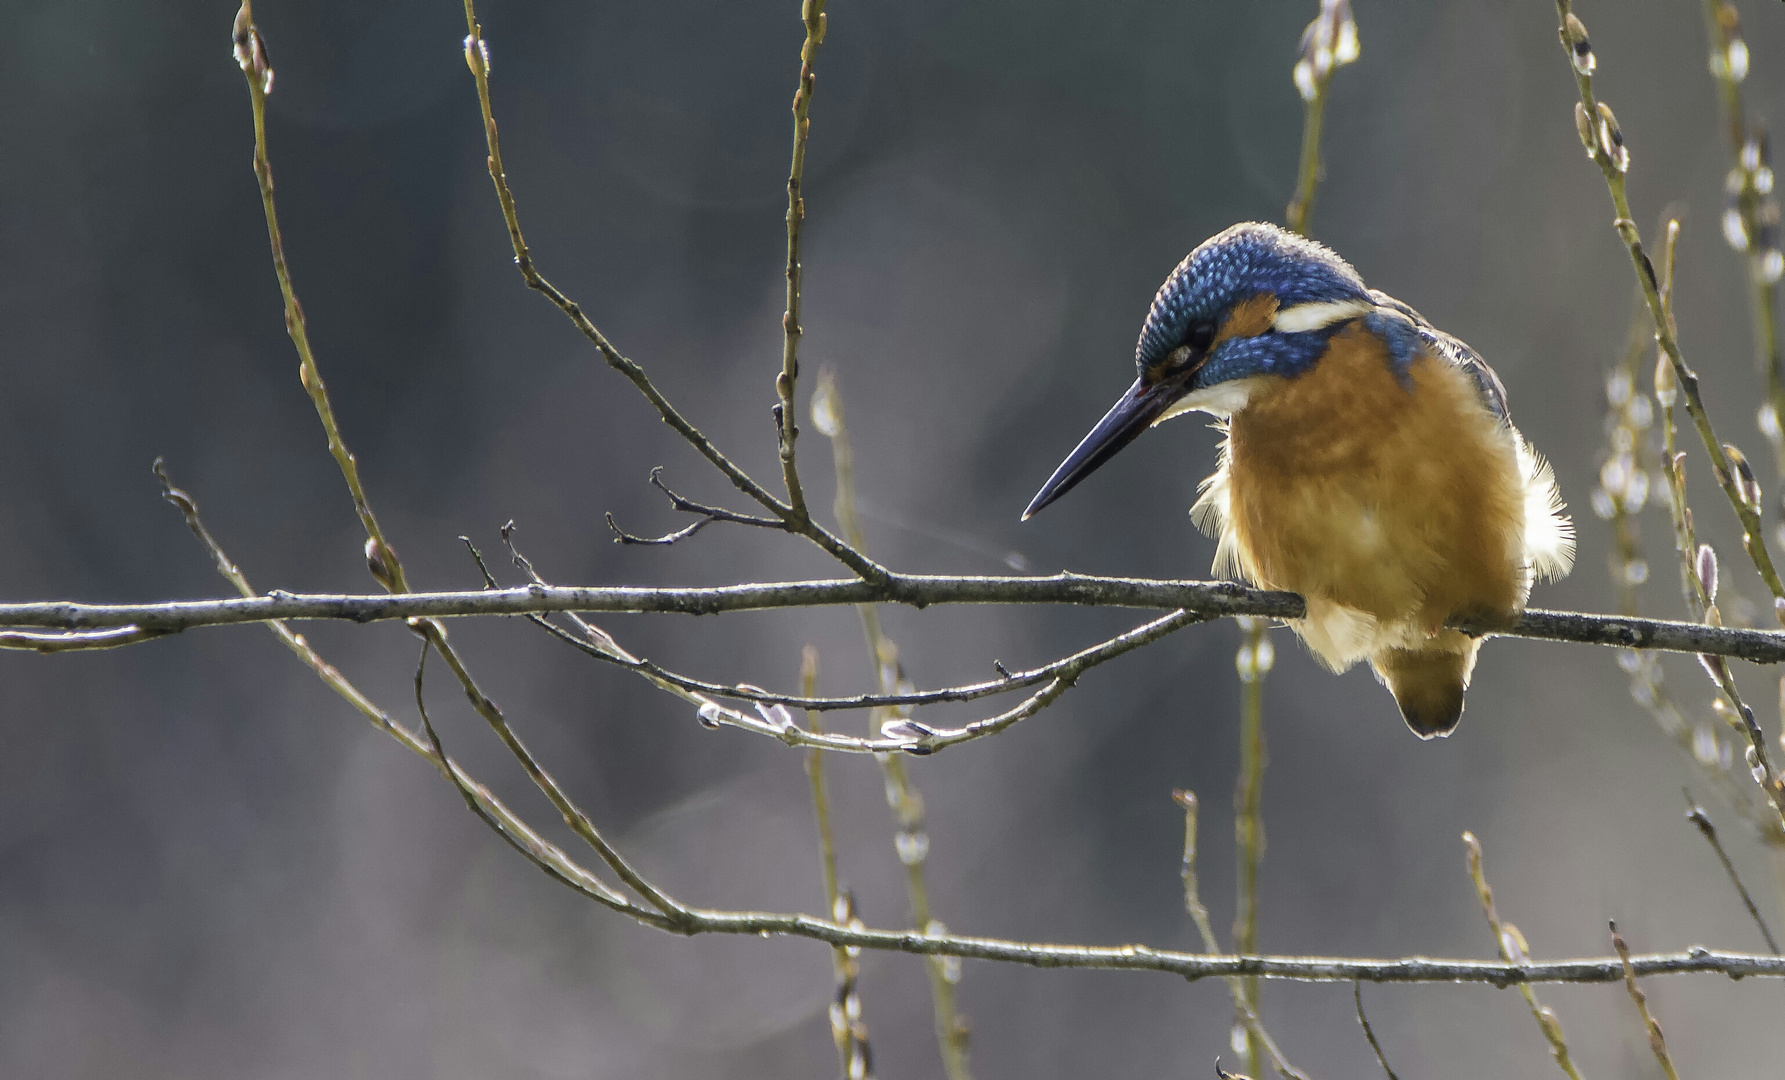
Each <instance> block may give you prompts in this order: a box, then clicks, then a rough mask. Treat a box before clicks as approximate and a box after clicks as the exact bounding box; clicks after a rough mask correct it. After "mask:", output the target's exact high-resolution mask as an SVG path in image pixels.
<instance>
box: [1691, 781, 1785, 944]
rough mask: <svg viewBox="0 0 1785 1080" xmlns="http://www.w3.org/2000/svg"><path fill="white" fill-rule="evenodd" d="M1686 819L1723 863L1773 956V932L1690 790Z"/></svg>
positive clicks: (1708, 817)
mask: <svg viewBox="0 0 1785 1080" xmlns="http://www.w3.org/2000/svg"><path fill="white" fill-rule="evenodd" d="M1686 820H1687V821H1690V822H1691V823H1692V824H1694V825H1696V826H1698V832H1699V834H1700V835H1701V836H1703V837H1704V838H1705V840H1706V841H1707V842H1709V843H1710V845H1711V850H1712V851H1715V852H1716V853H1717V861H1719V862H1721V863H1722V864H1723V872H1724V873H1726V874H1728V875H1729V881H1730V883H1731V884H1733V885H1734V886H1735V891H1736V892H1737V893H1739V894H1740V895H1741V898H1742V904H1743V905H1744V906H1745V907H1747V909H1748V915H1749V916H1750V917H1751V918H1752V919H1753V920H1754V925H1755V926H1758V927H1759V928H1760V936H1761V937H1762V938H1764V939H1765V940H1766V947H1767V948H1768V949H1771V950H1772V953H1773V955H1774V956H1778V955H1779V943H1778V942H1777V941H1775V940H1773V932H1772V931H1771V930H1770V929H1768V928H1767V925H1766V920H1765V919H1763V918H1761V916H1760V909H1759V908H1758V907H1756V906H1755V905H1754V898H1753V897H1752V896H1750V895H1748V887H1747V886H1746V885H1743V884H1742V879H1741V875H1739V874H1737V873H1736V872H1735V863H1733V862H1730V861H1729V853H1728V852H1726V851H1724V850H1723V841H1721V840H1719V839H1718V838H1717V827H1716V826H1715V825H1713V824H1711V816H1710V815H1709V814H1707V813H1705V812H1704V807H1702V806H1699V805H1698V804H1697V803H1695V802H1693V801H1692V795H1691V793H1690V792H1687V793H1686Z"/></svg>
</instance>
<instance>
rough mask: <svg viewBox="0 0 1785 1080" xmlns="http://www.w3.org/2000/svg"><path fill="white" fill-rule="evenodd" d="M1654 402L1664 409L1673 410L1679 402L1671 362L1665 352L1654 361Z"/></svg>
mask: <svg viewBox="0 0 1785 1080" xmlns="http://www.w3.org/2000/svg"><path fill="white" fill-rule="evenodd" d="M1655 400H1656V401H1659V402H1660V403H1661V407H1662V408H1664V409H1671V408H1673V405H1674V402H1675V401H1678V400H1679V388H1678V387H1677V386H1676V385H1675V383H1674V378H1673V361H1672V360H1670V359H1669V358H1668V356H1667V354H1666V353H1665V352H1663V353H1661V355H1660V356H1658V357H1657V358H1656V359H1655Z"/></svg>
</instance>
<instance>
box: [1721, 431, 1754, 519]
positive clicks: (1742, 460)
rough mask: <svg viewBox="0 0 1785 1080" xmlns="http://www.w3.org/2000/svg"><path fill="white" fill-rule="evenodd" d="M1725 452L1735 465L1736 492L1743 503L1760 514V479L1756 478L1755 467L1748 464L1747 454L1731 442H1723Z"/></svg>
mask: <svg viewBox="0 0 1785 1080" xmlns="http://www.w3.org/2000/svg"><path fill="white" fill-rule="evenodd" d="M1723 452H1724V453H1725V454H1727V455H1729V463H1730V464H1731V465H1734V466H1735V490H1736V494H1737V495H1739V496H1741V500H1742V505H1744V506H1746V507H1747V508H1748V509H1750V510H1752V511H1754V512H1755V513H1757V514H1758V513H1759V512H1760V481H1758V480H1756V479H1755V478H1754V467H1753V466H1752V465H1749V464H1748V458H1747V455H1745V454H1743V453H1742V452H1741V451H1740V450H1737V449H1736V448H1735V447H1734V446H1733V445H1732V444H1730V443H1724V444H1723Z"/></svg>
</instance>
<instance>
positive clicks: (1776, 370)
mask: <svg viewBox="0 0 1785 1080" xmlns="http://www.w3.org/2000/svg"><path fill="white" fill-rule="evenodd" d="M1701 6H1702V8H1703V10H1704V25H1705V33H1706V36H1707V37H1708V38H1709V41H1710V47H1711V48H1710V54H1711V63H1710V69H1711V74H1712V76H1713V77H1715V78H1716V80H1717V89H1718V91H1719V94H1720V96H1721V97H1722V99H1723V120H1724V128H1725V130H1726V132H1727V133H1728V145H1729V163H1730V169H1729V183H1728V185H1727V186H1726V188H1725V190H1726V191H1727V192H1728V193H1729V198H1730V203H1731V204H1732V205H1730V207H1729V209H1727V210H1726V211H1725V216H1724V228H1723V232H1724V237H1725V238H1726V239H1727V240H1728V241H1729V243H1730V246H1732V247H1734V248H1735V250H1736V251H1737V252H1739V253H1742V254H1744V255H1745V256H1746V259H1744V260H1743V261H1744V262H1745V263H1746V264H1747V271H1748V306H1749V309H1750V311H1751V312H1752V314H1753V318H1754V349H1755V360H1756V362H1757V364H1758V366H1759V368H1760V371H1761V373H1762V374H1763V375H1764V376H1765V378H1766V399H1767V404H1766V407H1765V409H1763V410H1762V414H1761V418H1760V433H1761V434H1762V435H1763V436H1765V437H1766V441H1767V442H1768V443H1769V444H1770V445H1771V446H1772V448H1773V462H1774V464H1775V466H1776V467H1777V470H1778V472H1777V475H1781V476H1785V433H1782V432H1781V430H1780V422H1781V418H1782V417H1785V354H1782V352H1781V349H1780V342H1779V312H1778V299H1779V296H1778V282H1779V276H1780V271H1781V270H1782V269H1785V258H1782V257H1781V254H1780V251H1779V206H1778V203H1777V201H1776V200H1775V199H1774V198H1773V196H1772V177H1771V163H1770V162H1768V161H1767V160H1766V143H1767V140H1766V134H1765V132H1764V131H1762V130H1761V129H1760V128H1759V127H1758V126H1756V127H1755V129H1754V130H1752V131H1750V130H1749V128H1748V122H1747V117H1746V114H1745V110H1744V109H1743V107H1742V80H1743V79H1744V78H1745V77H1746V76H1747V73H1748V62H1749V59H1750V56H1751V53H1750V51H1749V49H1748V45H1747V43H1746V42H1745V41H1743V40H1742V36H1741V19H1740V17H1739V16H1738V15H1737V14H1736V10H1735V5H1734V4H1730V3H1728V2H1726V0H1703V3H1702V5H1701ZM1763 176H1764V177H1765V178H1766V179H1765V181H1764V183H1763V182H1762V179H1761V178H1762V177H1763ZM1763 189H1764V190H1763ZM1731 215H1733V219H1732V217H1731ZM1768 410H1770V414H1769V411H1768Z"/></svg>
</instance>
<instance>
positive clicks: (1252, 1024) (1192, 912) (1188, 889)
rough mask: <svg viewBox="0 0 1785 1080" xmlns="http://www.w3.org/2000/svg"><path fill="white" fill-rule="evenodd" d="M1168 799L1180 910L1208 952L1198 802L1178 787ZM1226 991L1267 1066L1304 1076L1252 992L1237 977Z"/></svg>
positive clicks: (1298, 1079)
mask: <svg viewBox="0 0 1785 1080" xmlns="http://www.w3.org/2000/svg"><path fill="white" fill-rule="evenodd" d="M1171 797H1172V801H1174V802H1176V803H1177V804H1178V805H1179V806H1181V807H1183V809H1184V862H1183V867H1182V869H1181V871H1180V873H1181V875H1182V877H1183V879H1184V911H1185V912H1186V913H1187V914H1189V916H1190V921H1191V922H1192V923H1194V924H1196V932H1197V933H1198V934H1199V935H1201V936H1202V947H1203V948H1205V949H1207V950H1208V951H1209V953H1210V955H1213V954H1216V953H1219V952H1220V951H1221V944H1220V942H1218V941H1216V940H1215V927H1214V924H1213V923H1211V922H1210V921H1209V909H1208V908H1207V907H1206V906H1205V905H1204V904H1203V902H1202V896H1201V894H1200V891H1199V890H1198V888H1197V882H1196V818H1197V813H1198V810H1199V804H1198V803H1197V801H1196V792H1194V791H1186V790H1184V789H1182V788H1180V789H1178V790H1177V791H1174V792H1172V793H1171ZM1226 982H1227V992H1228V994H1229V995H1230V996H1232V998H1233V1008H1234V1012H1235V1013H1237V1014H1238V1015H1239V1018H1240V1023H1242V1024H1244V1025H1245V1027H1246V1034H1247V1036H1248V1038H1249V1039H1253V1040H1256V1041H1257V1043H1258V1046H1259V1049H1260V1050H1262V1051H1263V1052H1264V1055H1265V1056H1266V1057H1268V1058H1270V1059H1271V1066H1272V1067H1273V1068H1275V1069H1276V1070H1277V1072H1279V1073H1281V1074H1282V1075H1283V1076H1284V1077H1285V1078H1286V1080H1308V1074H1306V1073H1304V1072H1302V1071H1301V1070H1300V1069H1297V1068H1296V1067H1295V1066H1293V1065H1291V1064H1290V1063H1289V1059H1288V1058H1286V1057H1284V1056H1283V1051H1282V1050H1280V1049H1278V1048H1277V1043H1276V1040H1275V1039H1272V1038H1271V1036H1270V1033H1269V1032H1267V1031H1266V1030H1264V1022H1263V1021H1261V1020H1259V1019H1258V1014H1257V1013H1256V1012H1254V1011H1253V1009H1252V1001H1253V1000H1254V999H1253V996H1252V995H1251V994H1249V993H1248V992H1247V988H1246V986H1245V984H1244V983H1243V982H1242V981H1241V980H1239V979H1228V980H1226ZM1215 1068H1216V1071H1217V1072H1219V1071H1220V1062H1219V1061H1217V1062H1216V1066H1215Z"/></svg>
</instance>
